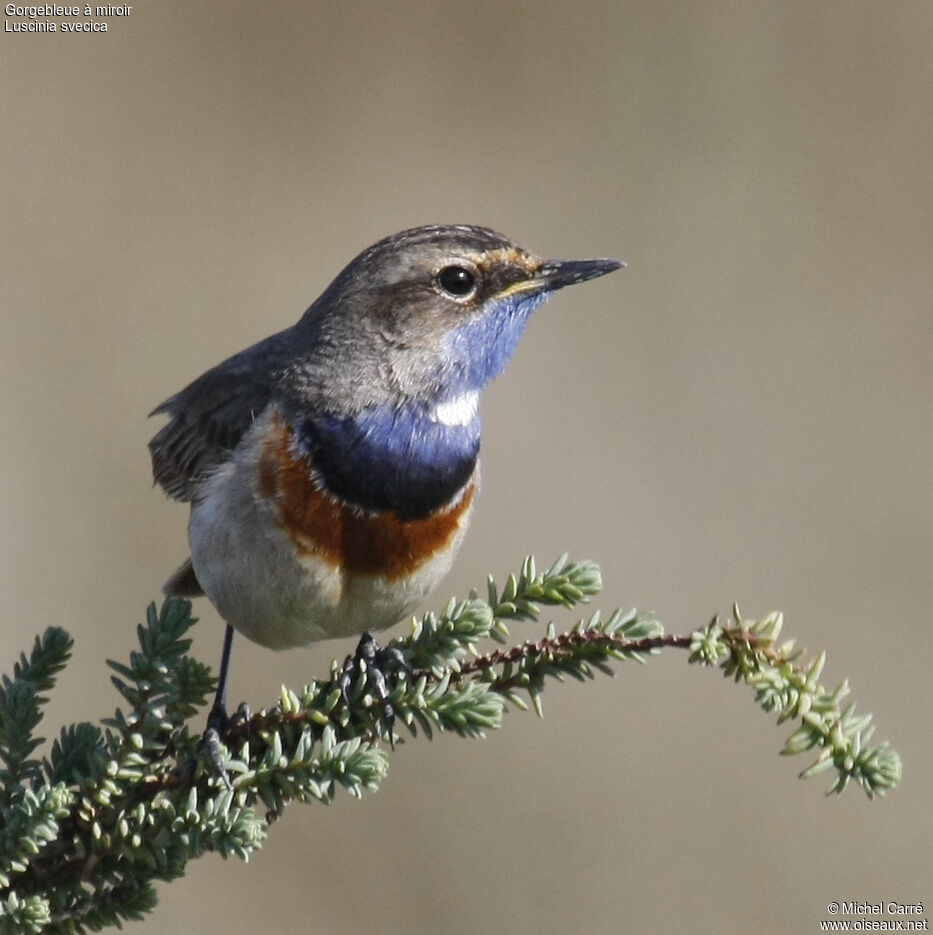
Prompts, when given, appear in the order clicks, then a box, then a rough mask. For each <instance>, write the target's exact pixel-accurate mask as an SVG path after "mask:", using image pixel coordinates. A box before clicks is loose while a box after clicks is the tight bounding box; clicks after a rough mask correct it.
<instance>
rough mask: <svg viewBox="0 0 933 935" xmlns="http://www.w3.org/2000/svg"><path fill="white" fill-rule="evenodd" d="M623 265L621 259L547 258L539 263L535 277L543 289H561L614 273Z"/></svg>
mask: <svg viewBox="0 0 933 935" xmlns="http://www.w3.org/2000/svg"><path fill="white" fill-rule="evenodd" d="M624 266H625V263H623V262H622V261H621V260H610V259H598V260H547V261H545V262H544V263H542V264H541V266H540V267H539V269H538V271H537V273H536V274H535V277H534V278H535V279H536V280H538V281H539V282H541V283H542V285H543V286H544V288H545V289H562V288H563V287H564V286H573V285H576V284H577V283H578V282H586V281H587V280H588V279H596V278H597V277H598V276H605V275H606V274H607V273H614V272H615V271H616V270H617V269H622V268H623V267H624Z"/></svg>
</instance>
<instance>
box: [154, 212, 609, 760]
mask: <svg viewBox="0 0 933 935" xmlns="http://www.w3.org/2000/svg"><path fill="white" fill-rule="evenodd" d="M621 265H622V264H621V263H619V262H617V261H616V260H605V259H600V260H558V261H555V260H549V261H543V260H541V259H539V258H538V257H536V256H535V255H534V254H531V253H529V252H528V251H527V250H524V249H522V248H521V247H519V246H518V245H517V244H515V243H513V242H512V241H511V240H509V239H507V238H506V237H503V236H502V235H501V234H497V233H495V232H494V231H491V230H488V229H486V228H483V227H472V226H467V225H452V226H428V227H418V228H414V229H413V230H408V231H403V232H402V233H400V234H395V235H394V236H392V237H387V238H386V239H385V240H380V241H379V242H378V243H377V244H374V245H373V246H372V247H370V248H369V249H368V250H365V251H364V252H363V253H361V254H360V255H359V256H358V257H357V258H356V259H355V260H353V261H352V262H351V263H350V264H349V266H347V267H346V268H345V269H344V270H343V272H341V273H340V274H339V275H338V276H337V278H336V279H335V280H334V281H333V282H332V283H331V284H330V286H328V287H327V289H326V290H325V291H324V293H323V295H321V297H320V298H319V299H318V300H317V301H316V302H315V303H314V304H313V305H312V306H311V307H310V308H309V309H308V310H307V311H306V312H305V313H304V315H303V316H302V317H301V319H300V320H299V321H298V322H297V323H296V324H294V325H292V327H290V328H286V329H285V330H284V331H280V332H279V333H278V334H274V335H272V336H271V337H269V338H266V339H265V340H264V341H260V342H259V343H258V344H254V345H253V346H252V347H250V348H247V349H246V350H244V351H241V352H240V353H239V354H236V355H234V356H233V357H231V358H229V359H228V360H225V361H224V362H223V363H221V364H218V365H217V366H216V367H214V368H212V369H211V370H208V371H207V372H206V373H204V374H202V375H201V376H200V377H198V379H197V380H195V381H194V382H193V383H191V384H190V385H189V386H187V387H185V389H183V390H182V391H181V392H180V393H176V394H175V395H174V396H172V397H170V398H169V399H167V400H166V401H165V402H163V403H162V404H161V405H160V406H158V407H157V408H156V409H155V410H154V412H153V413H152V414H153V415H155V414H157V413H164V414H166V415H167V416H168V417H169V422H168V424H167V425H165V426H164V428H162V429H161V430H160V431H159V432H158V434H156V436H155V437H154V438H153V439H152V441H151V442H150V443H149V448H150V451H151V454H152V467H153V475H154V477H155V480H156V482H157V483H158V484H160V485H161V486H162V487H163V488H164V490H165V492H166V493H167V494H168V495H169V496H170V497H174V498H175V499H177V500H183V501H186V502H189V503H190V504H191V518H190V522H189V525H188V536H189V541H190V545H191V558H190V559H188V561H186V562H185V563H184V564H183V565H182V566H181V567H180V568H179V569H178V570H177V571H176V572H175V574H174V575H172V577H171V578H170V579H169V581H168V582H167V583H166V585H165V588H164V590H165V592H166V593H167V594H172V595H180V596H189V597H192V596H198V595H201V594H206V595H207V597H208V598H209V599H210V601H211V603H213V605H214V606H215V607H216V608H217V610H218V612H219V613H220V615H221V617H222V618H223V619H224V620H225V621H226V623H227V630H226V635H225V639H224V651H223V656H222V660H221V669H220V676H219V685H218V692H217V701H216V702H215V706H214V710H213V711H212V716H211V719H210V720H209V730H208V733H210V732H211V730H214V729H216V728H217V727H218V725H219V724H222V723H223V722H224V720H225V719H226V714H225V713H224V697H225V692H224V690H225V683H226V675H227V667H228V662H229V655H230V646H231V641H232V636H233V630H237V631H238V632H240V633H242V634H243V635H244V636H246V637H248V638H249V639H251V640H254V641H255V642H257V643H260V644H261V645H263V646H268V647H270V648H272V649H286V648H289V647H292V646H304V645H307V644H309V643H313V642H315V641H316V640H322V639H330V638H332V637H340V636H348V635H351V634H364V636H363V639H361V643H360V648H359V649H358V656H359V657H360V658H365V659H367V661H368V663H369V664H370V665H369V666H368V668H375V669H377V670H378V669H379V668H380V667H379V665H373V664H374V663H379V662H380V659H379V658H378V654H377V651H376V650H374V649H373V646H374V645H375V644H374V643H373V641H372V639H371V637H369V636H368V631H369V630H381V629H383V628H385V627H388V626H391V625H392V624H394V623H397V622H398V621H399V620H401V619H402V618H403V617H404V616H405V615H406V614H408V613H410V612H411V611H412V610H413V609H414V608H415V607H416V606H417V605H418V604H419V603H420V602H421V600H422V599H423V598H424V597H425V596H426V595H427V594H428V592H429V591H430V590H431V589H432V588H433V587H434V586H435V585H436V584H437V583H438V581H439V579H440V578H441V577H442V576H443V575H444V574H445V573H446V572H447V570H448V569H449V568H450V565H451V562H452V561H453V557H454V555H455V553H456V551H457V549H458V547H459V546H460V543H461V541H462V539H463V535H464V533H465V531H466V528H467V522H468V519H469V516H470V511H471V509H472V507H473V501H474V499H475V496H476V492H477V489H478V486H479V447H480V419H479V397H480V393H481V391H482V390H483V388H484V387H485V386H486V384H487V383H489V381H490V380H491V379H492V378H493V377H495V376H496V375H497V374H499V373H501V371H502V370H503V368H504V367H505V365H506V364H507V363H508V361H509V358H511V356H512V353H513V352H514V351H515V347H516V345H517V344H518V341H519V339H520V337H521V335H522V332H523V331H524V330H525V325H526V324H527V322H528V318H529V316H530V315H531V313H532V311H533V310H534V309H535V308H536V307H537V306H538V305H540V304H541V303H542V302H543V301H544V300H545V299H547V298H548V297H549V296H550V295H551V293H553V292H555V291H556V290H558V289H561V288H563V287H564V286H569V285H573V284H575V283H579V282H584V281H585V280H587V279H593V278H595V277H596V276H602V275H604V274H606V273H610V272H612V271H613V270H616V269H618V268H619V267H620V266H621ZM231 628H232V629H231ZM376 687H377V689H378V691H377V693H378V694H379V695H380V698H381V700H382V702H383V703H384V704H386V703H387V698H386V695H387V692H386V689H385V684H384V680H383V681H382V683H381V685H380V684H377V686H376ZM383 713H384V719H383V724H384V725H386V724H388V732H389V736H390V737H391V720H390V717H391V709H389V710H388V711H387V710H386V708H385V707H384V708H383ZM215 762H216V761H215Z"/></svg>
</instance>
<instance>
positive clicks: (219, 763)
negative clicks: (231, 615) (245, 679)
mask: <svg viewBox="0 0 933 935" xmlns="http://www.w3.org/2000/svg"><path fill="white" fill-rule="evenodd" d="M232 648H233V627H231V626H230V624H229V623H228V624H227V629H226V630H225V631H224V645H223V649H222V650H221V652H220V673H219V674H218V676H217V694H216V695H214V703H213V705H211V711H210V714H208V716H207V730H205V731H204V736H202V737H201V744H200V745H201V746H204V747H206V748H207V752H208V756H209V757H210V760H211V768H212V769H213V770H214V775H216V776H219V777H220V778H221V779H222V780H223V782H224V785H225V786H226V787H227V788H228V789H232V788H233V784H232V783H231V782H230V776H229V775H228V774H227V770H226V769H224V764H223V760H222V759H221V757H220V733H221V731H223V730H225V729H226V727H227V725H228V724H229V723H230V718H229V717H228V716H227V674H228V673H229V671H230V650H231V649H232Z"/></svg>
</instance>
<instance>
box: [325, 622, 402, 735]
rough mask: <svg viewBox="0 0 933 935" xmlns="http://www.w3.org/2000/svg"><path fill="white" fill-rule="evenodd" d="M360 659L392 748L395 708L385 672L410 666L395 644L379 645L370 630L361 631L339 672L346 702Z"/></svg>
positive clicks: (342, 694) (347, 703) (345, 701)
mask: <svg viewBox="0 0 933 935" xmlns="http://www.w3.org/2000/svg"><path fill="white" fill-rule="evenodd" d="M361 663H365V664H366V683H367V685H368V686H369V687H370V688H371V689H372V692H373V694H374V695H375V696H376V701H377V702H378V703H379V707H380V719H379V722H380V726H381V727H382V730H383V732H384V733H385V735H386V736H387V737H388V738H389V745H390V746H391V747H392V749H393V750H394V749H395V734H394V731H393V728H394V727H395V708H394V706H393V705H392V702H391V700H390V699H389V695H390V691H389V684H388V676H389V674H390V673H392V672H398V671H404V672H409V671H411V670H410V667H409V665H408V662H407V660H406V659H405V656H404V654H403V653H402V651H401V650H400V649H399V648H398V647H397V646H391V645H390V646H380V645H379V644H378V643H377V642H376V641H375V640H374V639H373V637H372V634H370V633H364V634H363V635H362V636H361V637H360V641H359V643H358V644H357V647H356V652H354V653H353V655H352V656H347V658H346V661H345V662H344V664H343V669H342V671H341V673H340V682H339V687H340V695H341V697H342V698H343V702H344V704H345V705H347V706H348V707H349V705H350V687H351V686H352V685H353V683H354V682H355V681H356V679H357V678H358V677H359V674H360V665H361Z"/></svg>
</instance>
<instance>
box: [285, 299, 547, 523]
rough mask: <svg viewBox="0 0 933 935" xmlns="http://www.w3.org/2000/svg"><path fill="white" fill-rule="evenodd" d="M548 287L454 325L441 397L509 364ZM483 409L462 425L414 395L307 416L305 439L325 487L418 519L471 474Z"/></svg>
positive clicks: (481, 382)
mask: <svg viewBox="0 0 933 935" xmlns="http://www.w3.org/2000/svg"><path fill="white" fill-rule="evenodd" d="M547 297H548V293H546V292H526V293H521V292H518V293H515V294H514V295H511V296H507V297H506V298H504V299H500V300H499V301H495V300H492V301H490V303H488V305H487V306H486V308H484V309H483V313H482V314H481V315H480V316H479V317H477V318H474V319H473V320H471V321H469V322H467V323H466V324H464V325H462V326H461V327H459V328H457V329H456V330H454V331H452V332H451V333H450V335H449V336H448V337H447V339H446V340H445V341H444V343H443V345H442V347H441V350H440V355H439V361H438V364H439V368H438V373H439V380H438V382H439V384H440V392H439V394H438V402H442V401H444V400H447V401H452V400H456V399H457V398H460V397H463V395H464V394H467V393H473V392H477V393H478V392H479V391H480V390H482V389H483V387H484V386H486V384H487V383H489V381H490V380H492V379H493V377H495V376H498V374H500V373H501V372H502V371H503V370H504V369H505V365H506V364H507V363H508V362H509V359H510V358H511V357H512V354H513V353H514V352H515V348H516V347H517V345H518V342H519V340H520V339H521V336H522V333H523V332H524V330H525V326H526V325H527V324H528V318H529V316H530V315H531V313H532V312H533V311H534V309H535V308H537V307H538V306H539V305H540V304H541V303H542V302H543V301H544V300H545V299H546V298H547ZM479 436H480V424H479V415H478V414H474V415H473V417H472V419H470V420H469V421H467V422H466V424H465V425H450V424H447V423H445V422H442V421H439V420H438V419H436V418H432V417H431V414H430V412H429V410H428V408H427V407H426V406H425V405H424V404H423V403H417V402H414V401H407V402H399V403H397V404H395V405H392V404H385V405H381V406H374V407H371V408H369V409H364V410H363V411H362V412H360V413H358V414H356V415H352V416H337V415H327V414H325V415H321V416H315V417H312V418H309V419H306V420H305V421H304V423H303V425H302V430H301V442H302V445H303V447H304V448H305V450H306V452H307V454H308V455H309V456H310V458H311V462H312V464H313V465H314V468H315V470H316V471H317V472H318V474H319V476H320V477H321V479H322V480H323V482H324V484H325V486H326V487H327V489H328V491H330V492H331V493H332V494H335V495H336V496H338V497H341V498H342V499H344V500H346V501H347V502H348V503H352V504H354V505H356V506H359V507H363V508H364V509H369V510H394V511H395V512H396V513H398V515H399V516H400V517H401V518H402V519H419V518H421V517H424V516H428V515H430V514H431V513H432V512H433V511H434V510H437V509H439V508H441V507H443V506H445V505H446V504H447V503H448V502H449V501H450V499H451V497H453V496H454V495H455V494H456V493H457V492H458V491H459V490H460V489H461V488H462V487H463V485H464V484H465V483H466V482H467V481H468V480H469V478H470V476H471V474H472V473H473V470H474V468H475V467H476V459H477V458H478V457H479Z"/></svg>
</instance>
